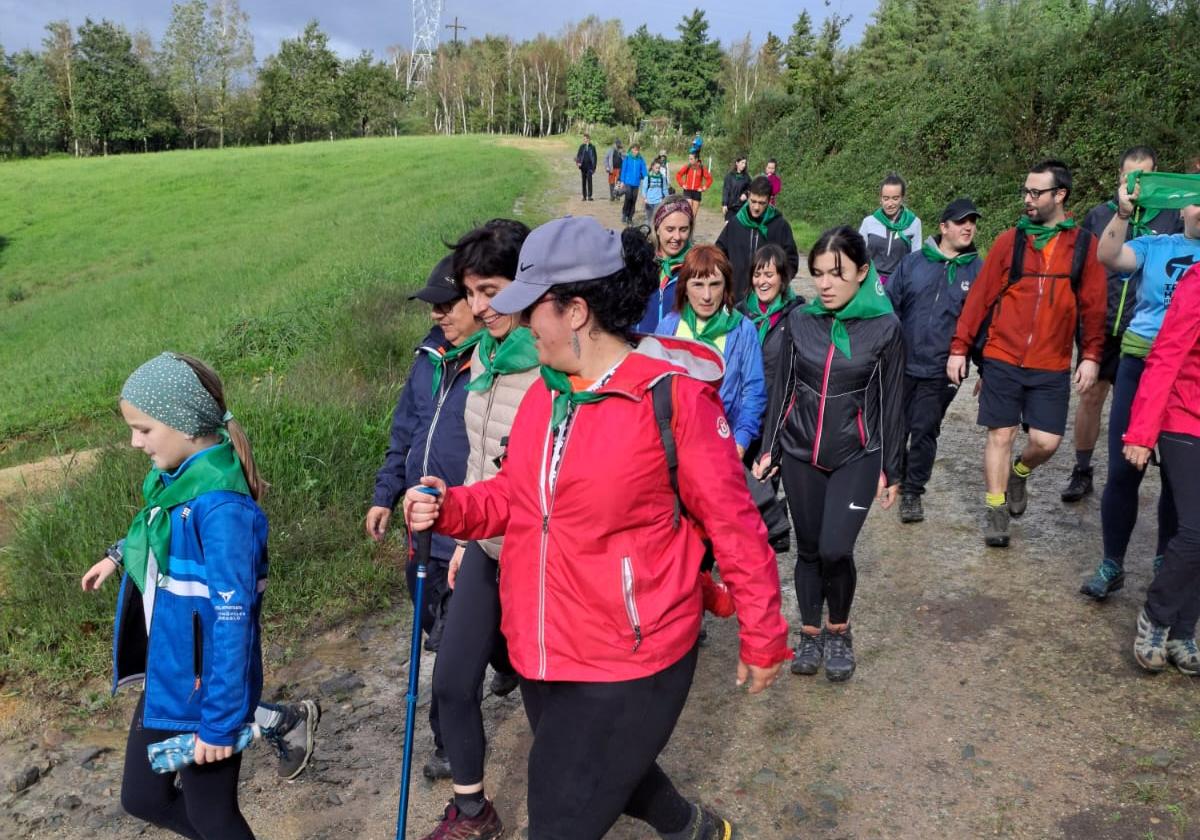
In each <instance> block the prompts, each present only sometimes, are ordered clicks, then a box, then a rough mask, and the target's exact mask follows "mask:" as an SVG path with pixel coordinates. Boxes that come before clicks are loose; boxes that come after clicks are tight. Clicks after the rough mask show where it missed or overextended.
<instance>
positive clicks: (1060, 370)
mask: <svg viewBox="0 0 1200 840" xmlns="http://www.w3.org/2000/svg"><path fill="white" fill-rule="evenodd" d="M1070 194H1071V171H1070V170H1069V169H1068V168H1067V166H1066V164H1064V163H1062V162H1061V161H1057V160H1046V161H1042V162H1041V163H1038V164H1037V165H1035V166H1034V167H1033V168H1032V169H1030V171H1029V174H1028V175H1026V177H1025V184H1024V186H1023V187H1022V188H1021V197H1022V199H1023V200H1024V204H1025V213H1024V215H1022V217H1021V218H1020V220H1019V221H1018V222H1017V225H1016V227H1015V228H1009V229H1008V230H1006V231H1004V232H1003V233H1001V234H1000V236H998V237H997V238H996V241H995V243H994V244H993V246H992V249H991V251H989V252H988V255H987V259H986V260H985V261H984V264H983V269H982V271H981V272H980V274H979V277H978V278H977V279H976V280H975V282H974V284H972V286H971V291H970V292H969V293H968V294H967V300H966V302H965V303H964V305H963V311H962V315H960V316H959V319H958V327H957V329H956V330H955V333H954V338H953V340H952V341H951V343H950V358H949V360H948V361H947V363H946V375H947V376H948V377H949V378H950V381H951V382H954V383H960V382H962V380H963V378H964V377H965V376H966V374H967V354H968V352H969V351H970V350H971V349H972V347H976V348H977V349H980V350H981V352H980V355H981V357H982V361H981V368H980V376H981V377H982V387H981V390H980V395H979V419H978V423H979V425H981V426H986V427H987V430H988V434H987V445H986V448H985V450H984V475H985V478H986V483H987V494H986V497H985V500H986V503H987V524H986V525H985V526H984V542H985V543H986V544H987V545H989V546H992V547H996V548H1004V547H1007V546H1008V543H1009V517H1010V516H1020V515H1021V514H1023V513H1024V512H1025V509H1026V506H1027V504H1028V492H1027V487H1026V483H1027V481H1028V479H1029V476H1030V473H1031V472H1032V471H1033V470H1034V469H1035V468H1036V467H1038V466H1039V465H1041V464H1044V463H1045V462H1046V461H1048V460H1049V459H1050V457H1051V456H1052V455H1054V453H1055V451H1056V450H1057V449H1058V445H1059V443H1061V442H1062V436H1063V432H1064V431H1065V430H1066V426H1067V413H1068V409H1069V406H1070V399H1071V383H1072V377H1071V359H1072V355H1073V352H1072V351H1073V349H1074V341H1075V329H1076V324H1077V323H1078V324H1079V325H1080V331H1081V347H1082V350H1081V357H1082V360H1081V361H1080V363H1079V367H1078V368H1077V369H1076V371H1075V376H1074V384H1075V388H1076V390H1077V391H1079V392H1080V393H1081V394H1082V393H1085V392H1086V391H1087V390H1088V389H1089V388H1091V387H1092V386H1093V385H1094V384H1095V382H1096V376H1097V374H1098V372H1099V368H1100V359H1101V356H1102V354H1103V351H1104V319H1105V308H1106V307H1105V300H1106V291H1105V272H1104V267H1103V266H1102V265H1101V264H1100V262H1099V261H1098V260H1097V259H1096V242H1095V240H1094V238H1093V237H1092V236H1091V235H1090V234H1088V233H1087V232H1085V231H1083V230H1081V229H1080V228H1079V227H1078V226H1077V224H1076V222H1075V219H1074V217H1072V216H1070V215H1068V214H1067V212H1066V207H1065V205H1066V201H1067V198H1068V197H1069V196H1070ZM980 345H982V347H981V348H980ZM1022 424H1024V425H1025V426H1026V427H1027V428H1028V430H1029V434H1028V439H1027V440H1026V442H1025V447H1024V448H1023V449H1022V451H1021V454H1020V457H1018V458H1017V459H1016V461H1015V462H1013V461H1011V460H1010V459H1011V458H1012V447H1013V442H1014V441H1015V440H1016V437H1017V428H1018V427H1019V426H1021V425H1022Z"/></svg>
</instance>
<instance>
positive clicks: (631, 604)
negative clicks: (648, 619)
mask: <svg viewBox="0 0 1200 840" xmlns="http://www.w3.org/2000/svg"><path fill="white" fill-rule="evenodd" d="M621 590H622V591H623V592H624V593H625V614H626V615H628V616H629V626H630V627H631V628H633V650H634V651H635V652H636V651H637V649H638V648H639V647H641V646H642V619H641V618H640V617H639V616H638V608H637V601H636V600H634V597H633V561H632V560H630V559H629V557H628V556H625V557H622V558H621Z"/></svg>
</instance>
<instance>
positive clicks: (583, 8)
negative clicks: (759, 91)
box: [0, 0, 875, 61]
mask: <svg viewBox="0 0 1200 840" xmlns="http://www.w3.org/2000/svg"><path fill="white" fill-rule="evenodd" d="M171 5H172V3H171V0H44V2H37V0H0V47H3V48H4V49H5V50H6V51H8V52H15V51H17V50H20V49H23V48H25V47H29V48H33V49H40V46H41V41H42V37H43V35H44V30H45V26H46V24H47V23H48V22H50V21H52V20H61V19H63V18H66V19H67V20H70V21H71V23H72V25H74V26H78V25H79V24H81V23H83V20H84V18H86V17H91V18H93V19H100V18H108V19H109V20H112V21H114V22H117V23H120V24H122V25H124V26H125V28H126V29H128V30H130V31H131V32H132V31H134V30H137V29H145V30H146V31H147V32H149V33H150V35H151V36H152V37H153V38H154V42H155V44H157V43H158V40H159V38H160V37H161V36H162V33H163V30H164V29H165V28H166V26H167V21H168V20H169V19H170V15H171ZM697 5H698V4H697V3H696V2H694V0H692V2H689V1H688V0H657V2H650V3H637V4H630V3H628V2H607V3H604V2H596V0H577V1H576V2H572V3H561V2H560V3H554V2H547V0H500V2H496V0H445V2H444V8H443V11H442V26H443V28H442V33H443V37H444V38H446V39H448V38H449V37H450V35H451V33H450V31H449V30H447V29H445V25H446V24H448V23H450V22H451V21H452V20H453V18H454V16H455V15H457V16H458V18H459V22H460V23H462V24H463V25H465V26H466V27H467V29H466V31H465V32H462V33H460V35H459V37H460V38H477V37H481V36H483V35H486V34H498V35H500V34H504V35H511V36H512V37H513V38H515V39H517V40H523V39H525V38H531V37H533V36H535V35H537V34H538V33H539V32H545V33H546V34H550V35H553V34H557V33H558V32H560V31H561V30H562V27H563V25H564V24H566V23H569V22H571V21H578V20H582V19H583V18H585V17H587V16H588V15H589V14H596V15H599V16H600V17H601V18H611V17H614V16H618V17H620V18H621V20H622V22H623V23H624V25H625V31H626V32H627V33H628V32H632V31H633V30H634V29H636V28H637V27H638V26H640V25H641V24H643V23H645V24H646V25H647V26H649V28H650V31H651V32H657V33H660V34H663V35H668V36H671V37H674V36H676V34H677V33H676V31H675V26H676V24H678V23H679V21H680V20H681V19H682V18H683V17H684V15H686V14H689V13H690V12H691V11H692V9H693V8H695V7H696V6H697ZM746 7H752V8H753V11H752V12H746V11H745V9H746ZM704 8H705V13H706V15H707V17H708V21H709V34H710V35H711V36H712V37H715V38H717V39H719V40H720V41H721V42H722V43H723V44H728V43H729V42H730V41H732V40H735V39H738V38H741V37H742V36H744V35H745V34H746V32H750V33H751V35H752V36H753V38H754V41H755V43H758V42H761V41H762V39H763V38H764V37H765V36H766V34H767V32H768V31H773V32H775V33H776V34H777V35H779V36H780V37H783V38H786V37H787V33H788V32H789V31H790V30H791V26H792V23H793V22H794V21H795V19H796V15H798V14H799V12H800V9H801V8H807V9H808V10H809V13H810V14H811V15H812V16H813V19H814V20H816V21H818V22H819V21H821V20H822V19H824V18H825V16H826V15H827V14H828V13H829V11H830V10H831V9H837V11H838V12H839V13H840V14H843V15H850V16H851V22H850V24H849V26H848V27H847V31H846V38H847V40H849V41H851V42H853V41H856V40H858V38H859V36H860V35H861V34H862V30H863V27H864V26H865V25H866V23H867V22H868V20H869V18H870V15H871V12H872V11H873V10H874V8H875V0H840V2H838V3H836V4H835V5H833V6H829V5H827V4H826V3H825V2H824V1H823V0H800V2H799V3H797V2H796V0H758V2H756V3H746V2H741V3H727V2H723V3H717V4H709V5H707V6H705V7H704ZM242 9H243V10H244V11H245V12H246V13H247V14H249V15H250V26H251V29H252V30H253V31H254V55H255V58H256V59H257V60H259V61H262V60H263V59H264V58H266V57H267V56H268V55H270V54H271V53H273V52H275V51H276V49H278V46H279V42H280V40H282V39H283V38H291V37H294V36H295V35H296V34H297V33H299V32H300V31H301V30H302V29H303V28H304V24H305V23H306V22H307V21H308V20H309V19H311V18H316V19H317V20H319V21H320V23H321V28H322V29H323V30H324V31H325V33H326V34H327V35H328V36H329V40H330V46H332V48H333V49H334V50H335V51H337V52H338V53H339V54H340V55H342V56H343V57H349V56H354V55H357V54H358V53H359V52H360V51H361V50H364V49H365V50H371V51H372V52H374V53H375V55H376V56H377V57H379V58H383V57H384V56H385V50H386V48H387V47H388V46H389V45H391V44H401V45H403V46H404V47H405V48H408V47H411V45H412V6H411V5H410V3H409V2H406V0H386V2H385V0H342V1H341V2H333V3H331V2H318V0H242ZM634 10H636V11H634ZM651 15H653V16H652V17H651Z"/></svg>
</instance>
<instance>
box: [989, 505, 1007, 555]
mask: <svg viewBox="0 0 1200 840" xmlns="http://www.w3.org/2000/svg"><path fill="white" fill-rule="evenodd" d="M983 541H984V543H985V544H987V545H989V546H991V547H992V548H1008V508H1006V507H1003V506H1001V507H990V506H989V507H988V509H987V522H986V523H985V524H984V526H983Z"/></svg>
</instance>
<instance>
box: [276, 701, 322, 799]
mask: <svg viewBox="0 0 1200 840" xmlns="http://www.w3.org/2000/svg"><path fill="white" fill-rule="evenodd" d="M281 712H282V715H283V718H282V720H280V721H279V723H277V724H276V725H275V726H272V727H270V728H264V729H263V730H262V735H263V740H265V741H266V742H267V743H268V744H270V745H271V748H272V749H274V750H275V754H276V755H277V757H278V762H279V763H278V766H277V767H276V768H275V772H276V773H278V774H279V778H281V779H285V780H287V781H291V780H292V779H294V778H296V777H297V776H299V775H300V773H301V772H303V771H304V768H305V767H307V766H308V760H309V759H310V758H312V753H313V745H314V743H315V741H316V736H317V724H318V722H320V720H321V706H320V705H319V704H318V703H317V701H316V700H301V701H300V702H299V703H294V704H292V705H289V706H283V707H282V708H281Z"/></svg>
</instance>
